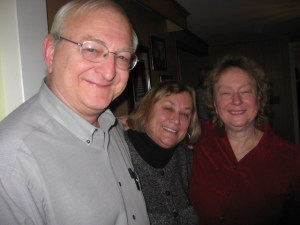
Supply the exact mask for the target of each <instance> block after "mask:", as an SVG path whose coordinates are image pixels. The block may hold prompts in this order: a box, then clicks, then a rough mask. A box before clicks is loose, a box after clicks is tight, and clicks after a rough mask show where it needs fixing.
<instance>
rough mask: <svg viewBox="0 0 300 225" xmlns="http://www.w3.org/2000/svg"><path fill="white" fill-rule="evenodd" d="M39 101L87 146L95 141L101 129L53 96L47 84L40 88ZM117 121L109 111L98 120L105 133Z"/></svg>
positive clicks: (55, 118) (54, 117)
mask: <svg viewBox="0 0 300 225" xmlns="http://www.w3.org/2000/svg"><path fill="white" fill-rule="evenodd" d="M38 101H39V103H40V104H41V105H42V107H44V108H45V110H46V111H47V112H48V113H49V115H50V116H51V117H53V119H54V120H56V121H57V122H58V123H60V124H61V125H62V126H63V127H65V128H66V129H67V130H68V131H69V132H71V133H72V134H74V135H75V136H76V137H77V138H79V139H80V140H82V141H84V142H85V143H87V144H89V143H90V142H91V141H92V140H93V135H94V133H95V131H96V130H97V129H99V128H97V127H95V126H93V125H92V124H90V123H89V122H88V121H86V120H85V119H83V118H82V117H80V116H79V115H78V114H77V113H75V112H74V111H73V110H71V109H70V108H69V107H68V106H66V105H65V104H64V103H63V102H62V101H61V100H60V99H59V98H57V97H56V96H55V95H54V94H53V92H52V91H51V90H50V89H49V88H48V87H47V85H46V84H45V83H43V84H42V86H41V88H40V96H39V100H38ZM115 121H116V119H115V117H114V115H113V114H112V112H111V111H110V110H109V109H107V110H105V111H104V112H103V113H102V114H101V115H100V116H99V118H98V122H99V124H101V128H100V129H101V130H103V131H104V132H108V130H109V129H110V128H111V127H112V126H113V125H114V124H115Z"/></svg>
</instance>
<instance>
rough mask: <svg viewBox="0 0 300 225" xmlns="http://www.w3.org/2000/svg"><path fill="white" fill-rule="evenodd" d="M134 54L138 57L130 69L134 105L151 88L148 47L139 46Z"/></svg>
mask: <svg viewBox="0 0 300 225" xmlns="http://www.w3.org/2000/svg"><path fill="white" fill-rule="evenodd" d="M136 55H137V57H138V59H139V61H138V63H137V64H136V66H135V68H134V69H133V70H132V71H131V78H132V86H133V98H134V105H136V104H137V103H138V102H139V101H140V100H141V99H142V98H143V97H144V95H145V94H146V93H147V92H148V91H149V90H150V88H151V81H150V61H149V48H147V47H143V46H140V47H139V48H138V49H137V52H136Z"/></svg>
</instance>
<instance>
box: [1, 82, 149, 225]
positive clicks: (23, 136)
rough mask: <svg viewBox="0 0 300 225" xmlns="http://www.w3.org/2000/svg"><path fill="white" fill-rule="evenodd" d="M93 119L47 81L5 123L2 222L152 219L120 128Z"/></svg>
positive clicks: (67, 224) (143, 223)
mask: <svg viewBox="0 0 300 225" xmlns="http://www.w3.org/2000/svg"><path fill="white" fill-rule="evenodd" d="M98 121H99V124H100V128H96V127H94V126H92V125H91V124H89V123H88V122H87V121H86V120H84V119H82V118H81V117H79V116H78V115H77V114H76V113H74V112H73V111H72V110H71V109H70V108H68V107H67V106H66V105H64V104H63V103H62V102H61V101H60V100H59V99H57V98H56V96H55V95H53V93H52V92H51V91H50V90H49V89H48V87H47V86H46V85H45V84H43V85H42V87H41V90H40V92H39V93H38V94H37V95H35V96H34V97H32V98H31V99H30V100H28V101H27V102H25V103H24V104H22V105H21V106H20V107H19V108H18V109H16V110H15V111H14V112H13V113H11V114H10V115H9V116H8V117H7V118H5V119H4V120H3V121H1V123H0V225H16V224H22V225H25V224H26V225H29V224H30V225H31V224H34V225H46V224H47V225H76V224H78V225H83V224H84V225H101V224H103V225H126V224H130V225H131V224H132V225H147V224H149V220H148V216H147V213H146V207H145V202H144V198H143V195H142V193H141V191H139V190H137V186H136V183H135V181H134V180H133V179H132V178H131V177H130V175H129V172H128V168H132V169H133V166H132V164H131V159H130V155H129V152H128V146H127V144H126V142H125V140H124V137H123V131H122V129H121V127H119V126H118V125H115V117H114V116H113V115H112V113H111V112H110V111H109V110H106V111H105V112H103V113H102V114H101V116H100V117H99V119H98Z"/></svg>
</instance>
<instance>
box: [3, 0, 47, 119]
mask: <svg viewBox="0 0 300 225" xmlns="http://www.w3.org/2000/svg"><path fill="white" fill-rule="evenodd" d="M47 32H48V30H47V10H46V0H0V79H2V80H1V81H0V84H1V85H0V95H1V96H0V101H1V102H0V104H1V107H0V110H2V112H0V120H1V119H2V118H3V117H4V116H6V115H7V114H9V113H10V112H11V111H13V110H14V109H15V108H16V107H17V106H19V105H20V104H21V103H22V102H24V101H25V100H27V99H28V98H30V97H31V96H32V95H33V94H34V93H36V92H37V91H38V89H39V87H40V85H41V82H42V80H43V77H44V76H45V75H46V70H45V65H44V61H43V55H42V43H43V38H44V37H45V35H46V34H47ZM1 116H2V118H1Z"/></svg>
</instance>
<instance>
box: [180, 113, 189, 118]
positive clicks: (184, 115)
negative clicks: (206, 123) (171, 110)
mask: <svg viewBox="0 0 300 225" xmlns="http://www.w3.org/2000/svg"><path fill="white" fill-rule="evenodd" d="M181 116H183V117H185V118H190V114H189V113H181Z"/></svg>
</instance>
